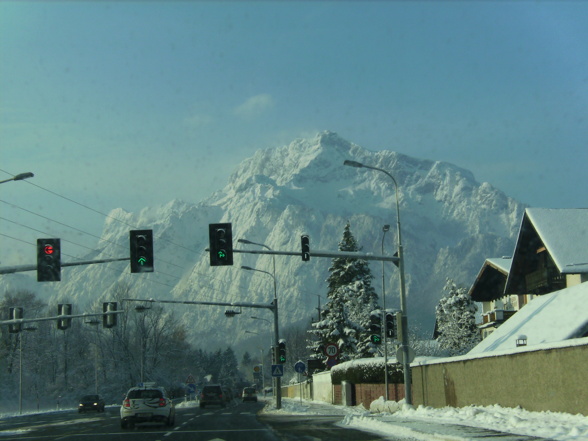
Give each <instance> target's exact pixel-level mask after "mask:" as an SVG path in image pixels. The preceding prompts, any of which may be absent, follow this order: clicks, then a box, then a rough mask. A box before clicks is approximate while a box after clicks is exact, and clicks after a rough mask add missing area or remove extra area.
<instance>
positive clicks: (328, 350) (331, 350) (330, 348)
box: [325, 343, 339, 358]
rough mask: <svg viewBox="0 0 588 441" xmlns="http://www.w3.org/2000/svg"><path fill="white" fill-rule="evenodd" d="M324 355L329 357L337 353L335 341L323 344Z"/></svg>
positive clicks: (337, 347)
mask: <svg viewBox="0 0 588 441" xmlns="http://www.w3.org/2000/svg"><path fill="white" fill-rule="evenodd" d="M325 355H326V356H327V357H330V358H333V357H336V356H337V355H339V346H337V345H336V344H335V343H327V345H326V346H325Z"/></svg>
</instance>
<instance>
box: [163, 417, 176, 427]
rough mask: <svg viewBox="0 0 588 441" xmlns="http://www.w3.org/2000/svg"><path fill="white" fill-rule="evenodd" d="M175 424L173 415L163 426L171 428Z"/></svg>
mask: <svg viewBox="0 0 588 441" xmlns="http://www.w3.org/2000/svg"><path fill="white" fill-rule="evenodd" d="M175 423H176V417H175V415H173V416H169V417H168V419H167V421H166V423H165V425H166V426H168V427H172V426H173V425H174V424H175Z"/></svg>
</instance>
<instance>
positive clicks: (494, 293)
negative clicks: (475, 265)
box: [469, 257, 512, 302]
mask: <svg viewBox="0 0 588 441" xmlns="http://www.w3.org/2000/svg"><path fill="white" fill-rule="evenodd" d="M511 263H512V259H511V258H506V257H502V258H492V259H486V261H485V262H484V265H482V269H480V272H479V273H478V276H477V277H476V280H475V282H474V284H473V285H472V287H471V288H470V292H469V294H470V297H471V298H472V300H474V301H476V302H489V301H491V300H495V299H499V298H501V297H503V296H504V286H505V284H506V279H507V277H508V273H509V271H510V265H511Z"/></svg>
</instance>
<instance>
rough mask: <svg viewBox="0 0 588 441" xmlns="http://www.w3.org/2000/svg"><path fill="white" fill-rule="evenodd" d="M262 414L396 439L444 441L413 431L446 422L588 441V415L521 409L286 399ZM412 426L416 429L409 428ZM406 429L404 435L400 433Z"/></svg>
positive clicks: (381, 400)
mask: <svg viewBox="0 0 588 441" xmlns="http://www.w3.org/2000/svg"><path fill="white" fill-rule="evenodd" d="M263 412H264V413H269V414H272V413H282V414H304V415H309V414H317V415H322V414H327V415H333V414H343V415H345V418H344V419H343V421H342V423H341V425H344V426H348V427H354V428H357V429H360V430H364V431H370V432H375V433H380V434H391V433H394V436H405V437H407V438H412V439H419V440H423V441H430V440H439V438H440V436H441V437H443V433H439V432H438V431H436V432H435V433H430V434H426V433H423V432H421V431H414V430H412V429H411V427H412V426H414V425H415V424H416V423H418V422H423V421H426V422H435V423H439V424H441V425H442V424H443V423H445V424H459V425H464V426H471V427H479V428H483V429H490V430H500V431H504V432H509V433H514V434H517V435H527V436H535V437H540V438H547V439H551V440H558V441H572V440H573V441H579V440H583V441H588V417H587V416H584V415H580V414H578V415H571V414H567V413H557V412H530V411H527V410H524V409H521V408H506V407H501V406H498V405H494V406H469V407H464V408H453V407H445V408H442V409H435V408H431V407H423V406H419V407H417V408H412V407H411V406H405V405H399V404H398V403H396V402H391V401H388V402H385V401H384V399H383V398H382V397H380V399H379V400H377V401H374V402H373V403H372V404H371V406H370V410H366V409H364V408H363V406H356V407H344V406H334V405H330V404H326V403H319V402H316V401H308V400H302V401H300V399H289V398H284V399H282V409H280V410H276V409H275V407H274V405H273V403H271V402H270V403H269V404H268V405H267V406H266V407H265V409H264V410H263ZM409 421H412V422H414V423H415V424H410V423H409ZM402 427H405V428H406V430H404V431H403V430H400V429H401V428H402ZM436 427H439V426H436ZM447 435H448V436H447V437H446V438H445V439H459V438H456V437H455V434H454V433H451V434H450V432H449V431H448V433H447ZM450 435H451V436H450ZM464 439H466V438H464Z"/></svg>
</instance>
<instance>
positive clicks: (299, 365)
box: [294, 360, 306, 374]
mask: <svg viewBox="0 0 588 441" xmlns="http://www.w3.org/2000/svg"><path fill="white" fill-rule="evenodd" d="M294 370H295V371H296V372H298V373H299V374H303V373H304V372H306V365H305V364H304V362H303V361H300V360H298V361H297V362H296V364H295V365H294Z"/></svg>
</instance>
